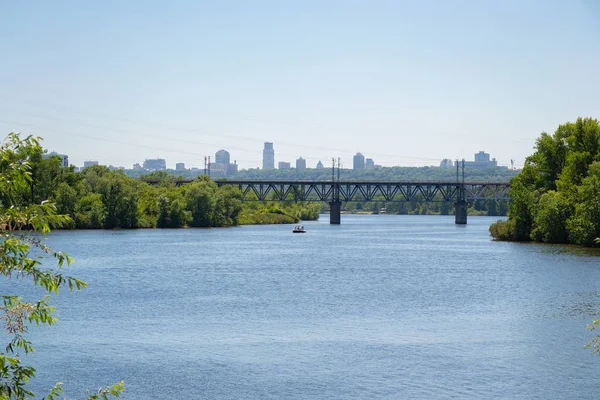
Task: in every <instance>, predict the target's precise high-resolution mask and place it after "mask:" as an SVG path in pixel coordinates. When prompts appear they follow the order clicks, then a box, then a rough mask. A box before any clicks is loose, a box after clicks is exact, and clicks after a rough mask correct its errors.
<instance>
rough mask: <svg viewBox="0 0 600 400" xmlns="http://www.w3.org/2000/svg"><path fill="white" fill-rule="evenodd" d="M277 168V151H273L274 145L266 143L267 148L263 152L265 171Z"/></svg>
mask: <svg viewBox="0 0 600 400" xmlns="http://www.w3.org/2000/svg"><path fill="white" fill-rule="evenodd" d="M274 168H275V150H274V149H273V143H270V142H265V148H264V150H263V169H274Z"/></svg>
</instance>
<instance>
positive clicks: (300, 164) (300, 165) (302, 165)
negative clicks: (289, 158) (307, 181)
mask: <svg viewBox="0 0 600 400" xmlns="http://www.w3.org/2000/svg"><path fill="white" fill-rule="evenodd" d="M296 169H297V170H298V171H302V170H305V169H306V160H305V159H304V158H302V157H300V158H299V159H297V160H296Z"/></svg>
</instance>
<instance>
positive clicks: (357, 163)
mask: <svg viewBox="0 0 600 400" xmlns="http://www.w3.org/2000/svg"><path fill="white" fill-rule="evenodd" d="M353 169H365V156H363V155H362V154H360V153H356V155H355V156H354V163H353Z"/></svg>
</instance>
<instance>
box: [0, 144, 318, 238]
mask: <svg viewBox="0 0 600 400" xmlns="http://www.w3.org/2000/svg"><path fill="white" fill-rule="evenodd" d="M2 156H3V157H4V156H5V154H2ZM19 157H20V159H21V160H20V161H22V162H26V163H27V164H28V172H29V178H30V179H28V180H27V181H24V182H21V183H19V184H18V185H14V187H13V189H12V190H11V192H10V193H8V192H6V193H0V202H1V204H2V207H3V208H10V207H11V206H15V207H20V206H27V205H30V204H41V203H43V202H45V201H50V202H52V203H54V204H55V206H56V211H57V212H58V213H59V214H64V215H67V216H69V217H70V221H69V222H68V223H66V224H65V225H64V226H63V228H81V229H100V228H106V229H113V228H153V227H158V228H180V227H185V226H191V227H224V226H233V225H238V224H240V223H241V224H256V223H295V222H298V221H299V220H300V219H304V220H315V219H318V216H319V205H318V204H302V203H300V204H294V203H289V204H288V203H258V202H256V203H242V201H241V193H240V191H239V190H238V189H237V188H234V187H232V186H222V187H219V186H217V184H216V183H215V182H213V181H211V180H209V179H208V178H207V177H199V178H198V179H196V180H195V181H194V182H192V183H190V184H186V185H182V186H176V185H175V183H174V179H175V177H172V176H169V175H168V174H165V173H158V174H154V175H153V176H152V177H151V178H158V179H159V183H158V184H155V185H151V184H149V183H147V182H145V181H143V180H141V179H134V178H130V177H128V176H127V175H125V174H124V173H123V172H122V171H110V170H109V169H108V168H107V167H104V166H97V165H96V166H93V167H90V168H86V169H85V170H83V171H82V172H74V169H73V167H62V166H61V159H60V158H59V157H57V156H53V157H48V158H45V157H44V150H43V149H42V147H41V146H33V147H31V146H30V147H27V148H25V147H24V148H23V151H22V152H21V153H20V154H19Z"/></svg>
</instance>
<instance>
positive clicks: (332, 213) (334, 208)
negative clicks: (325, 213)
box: [329, 200, 342, 225]
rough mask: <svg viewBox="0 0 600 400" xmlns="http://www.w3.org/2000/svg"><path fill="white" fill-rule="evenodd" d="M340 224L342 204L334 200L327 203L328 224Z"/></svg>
mask: <svg viewBox="0 0 600 400" xmlns="http://www.w3.org/2000/svg"><path fill="white" fill-rule="evenodd" d="M341 222H342V202H341V201H339V200H334V201H330V202H329V223H330V224H333V225H339V224H340V223H341Z"/></svg>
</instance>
